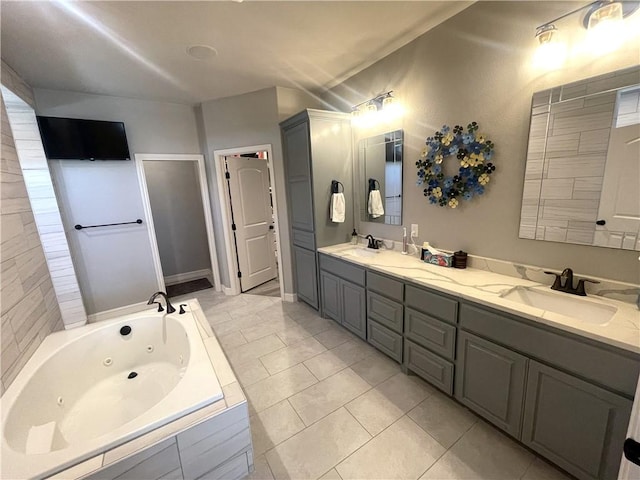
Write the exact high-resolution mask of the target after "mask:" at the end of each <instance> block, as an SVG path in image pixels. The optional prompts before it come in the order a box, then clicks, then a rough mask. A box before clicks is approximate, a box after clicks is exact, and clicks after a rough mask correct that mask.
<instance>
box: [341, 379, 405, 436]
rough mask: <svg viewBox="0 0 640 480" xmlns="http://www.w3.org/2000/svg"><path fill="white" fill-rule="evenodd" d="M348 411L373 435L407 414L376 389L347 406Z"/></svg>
mask: <svg viewBox="0 0 640 480" xmlns="http://www.w3.org/2000/svg"><path fill="white" fill-rule="evenodd" d="M346 408H347V410H349V412H350V413H351V415H353V416H354V417H355V418H356V420H358V422H360V424H361V425H362V426H363V427H364V428H366V429H367V432H369V433H370V434H371V435H377V434H379V433H380V432H381V431H382V430H384V429H385V428H387V427H388V426H389V425H391V424H392V423H393V422H395V421H396V420H398V419H399V418H400V417H402V415H404V413H405V412H403V411H402V409H400V408H399V407H397V406H396V405H395V404H394V403H393V402H392V401H390V400H388V399H387V397H385V396H384V395H383V394H382V393H380V392H379V391H378V390H376V389H375V388H374V389H373V390H369V391H368V392H367V393H365V394H364V395H361V396H359V397H358V398H356V399H355V400H353V401H351V402H349V403H348V404H347V405H346Z"/></svg>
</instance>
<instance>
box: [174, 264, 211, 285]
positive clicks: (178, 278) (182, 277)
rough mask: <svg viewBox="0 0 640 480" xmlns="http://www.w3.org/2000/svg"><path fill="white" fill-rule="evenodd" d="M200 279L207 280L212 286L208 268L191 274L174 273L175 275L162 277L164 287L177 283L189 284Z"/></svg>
mask: <svg viewBox="0 0 640 480" xmlns="http://www.w3.org/2000/svg"><path fill="white" fill-rule="evenodd" d="M202 277H205V278H207V279H208V280H209V281H210V282H211V283H212V284H213V281H212V274H211V269H210V268H205V269H202V270H194V271H193V272H185V273H176V274H175V275H168V276H166V277H164V284H165V286H167V285H176V284H177V283H182V282H189V281H191V280H196V279H198V278H202Z"/></svg>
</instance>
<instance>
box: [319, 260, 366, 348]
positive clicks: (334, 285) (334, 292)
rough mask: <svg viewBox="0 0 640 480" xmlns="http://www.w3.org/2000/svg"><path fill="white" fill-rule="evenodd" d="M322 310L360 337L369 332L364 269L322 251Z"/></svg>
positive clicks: (326, 315) (364, 336)
mask: <svg viewBox="0 0 640 480" xmlns="http://www.w3.org/2000/svg"><path fill="white" fill-rule="evenodd" d="M319 260H320V299H321V302H320V303H321V307H322V308H321V311H322V314H323V315H324V316H325V317H329V318H332V319H333V320H335V321H336V322H338V323H339V324H340V325H342V326H343V327H345V328H347V329H348V330H350V331H352V332H353V333H355V334H356V335H358V336H359V337H360V338H362V339H365V338H366V336H367V305H366V290H365V288H364V285H365V270H364V268H361V267H358V266H356V265H353V264H351V263H348V262H343V261H341V260H338V259H336V258H333V257H330V256H327V255H323V254H320V255H319Z"/></svg>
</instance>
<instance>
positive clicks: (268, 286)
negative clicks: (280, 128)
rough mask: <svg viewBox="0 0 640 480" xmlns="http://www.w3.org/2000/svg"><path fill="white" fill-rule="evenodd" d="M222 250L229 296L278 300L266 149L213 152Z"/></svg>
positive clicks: (278, 261) (271, 186)
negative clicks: (225, 260) (223, 235)
mask: <svg viewBox="0 0 640 480" xmlns="http://www.w3.org/2000/svg"><path fill="white" fill-rule="evenodd" d="M214 159H215V168H216V177H217V181H218V195H219V198H220V205H221V210H222V212H221V213H222V219H223V225H224V232H225V243H226V246H227V265H228V272H229V278H230V279H231V280H230V284H231V288H230V289H229V290H230V291H229V293H230V294H231V295H236V294H239V293H250V294H258V295H268V296H279V297H282V288H283V286H282V282H280V279H281V278H282V262H281V251H280V248H278V246H279V230H278V221H277V195H276V191H275V188H274V185H275V183H274V174H273V166H272V154H271V145H258V146H252V147H241V148H235V149H228V150H220V151H216V152H214Z"/></svg>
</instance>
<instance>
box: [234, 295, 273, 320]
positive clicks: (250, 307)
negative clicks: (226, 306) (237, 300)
mask: <svg viewBox="0 0 640 480" xmlns="http://www.w3.org/2000/svg"><path fill="white" fill-rule="evenodd" d="M252 297H253V298H250V299H248V300H249V301H248V302H247V303H246V304H245V305H243V306H239V307H237V308H233V309H230V310H229V315H231V318H233V319H241V318H242V317H245V316H247V315H256V314H261V312H262V311H263V310H267V309H268V308H269V307H271V306H273V303H271V301H270V300H269V299H268V298H266V297H258V296H257V295H253V296H252Z"/></svg>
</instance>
